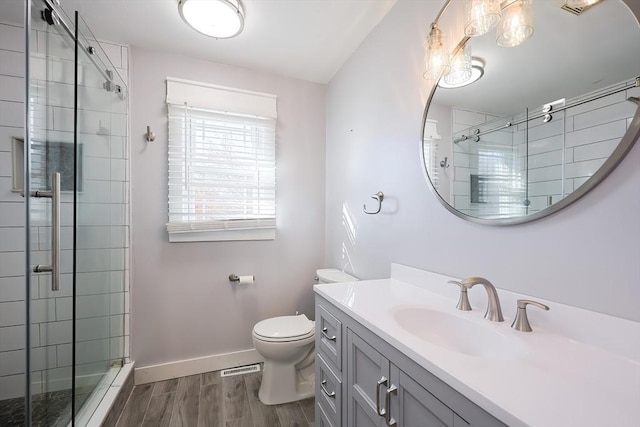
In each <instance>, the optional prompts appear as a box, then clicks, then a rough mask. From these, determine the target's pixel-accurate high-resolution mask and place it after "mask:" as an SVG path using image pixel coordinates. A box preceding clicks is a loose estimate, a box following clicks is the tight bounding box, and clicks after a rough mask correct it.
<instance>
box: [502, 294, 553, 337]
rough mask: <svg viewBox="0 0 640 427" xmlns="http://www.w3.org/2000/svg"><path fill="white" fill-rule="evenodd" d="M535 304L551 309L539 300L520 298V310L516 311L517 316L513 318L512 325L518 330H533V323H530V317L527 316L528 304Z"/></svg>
mask: <svg viewBox="0 0 640 427" xmlns="http://www.w3.org/2000/svg"><path fill="white" fill-rule="evenodd" d="M528 305H533V306H536V307H538V308H541V309H543V310H549V307H548V306H546V305H544V304H542V303H540V302H537V301H531V300H528V299H519V300H518V312H517V313H516V318H515V319H514V320H513V323H512V324H511V327H512V328H513V329H515V330H516V331H520V332H531V331H532V330H533V329H531V324H529V319H528V318H527V306H528Z"/></svg>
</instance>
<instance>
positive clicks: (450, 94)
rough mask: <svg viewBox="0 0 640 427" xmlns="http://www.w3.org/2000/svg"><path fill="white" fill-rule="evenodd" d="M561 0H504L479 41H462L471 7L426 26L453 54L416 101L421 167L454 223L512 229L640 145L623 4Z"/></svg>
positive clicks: (639, 69)
mask: <svg viewBox="0 0 640 427" xmlns="http://www.w3.org/2000/svg"><path fill="white" fill-rule="evenodd" d="M485 1H487V2H488V3H491V0H485ZM563 1H564V0H560V1H549V0H516V1H513V0H506V1H503V2H502V3H501V4H500V9H501V14H502V18H501V20H500V22H499V24H498V25H497V26H495V27H494V28H493V29H491V30H490V31H488V32H486V33H485V34H483V35H478V36H465V35H464V34H465V32H464V31H465V28H466V29H467V33H466V34H470V33H472V32H474V31H475V32H477V29H478V26H477V25H476V26H475V27H474V26H473V25H471V24H469V23H468V18H466V17H465V14H467V16H470V15H469V4H471V0H460V1H458V0H451V1H450V2H449V3H448V4H447V6H446V8H445V9H444V11H443V12H442V14H441V15H440V16H439V18H438V21H437V22H436V25H437V27H438V29H439V31H438V34H437V35H438V36H439V35H440V33H442V34H443V35H446V36H448V37H450V39H449V42H450V43H451V45H450V46H449V47H448V51H449V52H453V53H454V54H453V55H451V56H450V58H451V59H450V62H449V66H448V67H447V68H446V70H445V72H446V74H443V75H442V77H441V78H440V80H439V82H438V84H437V85H434V88H433V90H432V92H431V95H430V97H429V101H428V103H427V109H426V111H425V117H424V127H423V142H422V149H423V158H424V164H425V167H426V171H427V175H428V178H429V179H428V181H429V182H430V184H431V186H432V188H433V189H434V190H435V192H436V194H437V196H438V198H439V200H440V201H441V202H442V203H443V205H444V206H445V207H446V208H447V209H449V210H450V211H452V212H454V213H455V214H456V215H458V216H460V217H463V218H465V219H468V220H471V221H475V222H480V223H484V224H517V223H522V222H527V221H531V220H534V219H538V218H541V217H543V216H546V215H548V214H550V213H553V212H556V211H558V210H559V209H561V208H563V207H565V206H567V205H569V204H570V203H572V202H574V201H575V200H577V199H578V198H579V197H581V196H582V195H584V194H585V193H586V192H587V191H589V190H590V189H591V188H593V187H594V186H595V185H597V184H598V183H599V182H600V181H602V179H604V178H605V177H606V176H607V175H608V174H609V172H611V170H613V169H614V168H615V167H616V165H617V164H618V163H619V162H620V161H621V160H622V158H623V157H624V156H625V154H626V153H627V152H628V151H629V150H630V149H631V147H632V146H633V144H634V143H635V141H636V140H637V139H638V137H639V136H640V109H639V104H640V87H639V85H640V78H639V76H640V26H639V25H638V19H637V18H636V16H635V15H634V13H633V12H632V11H631V10H630V9H629V7H628V6H627V5H626V4H625V2H624V1H622V0H601V1H596V3H595V4H592V5H588V6H586V7H575V6H573V5H571V1H570V0H566V1H567V3H569V4H568V5H567V4H563V3H562V2H563ZM592 1H593V0H592ZM478 2H479V0H474V3H478ZM465 3H467V4H465ZM494 3H495V0H494ZM520 13H528V15H523V16H516V17H515V18H514V16H515V15H517V14H520ZM636 13H638V12H637V11H636ZM505 21H506V22H505ZM447 22H449V23H454V24H451V25H446V23H447ZM514 22H519V23H525V24H527V25H526V26H521V27H520V28H515V29H514V28H508V26H509V25H512V24H513V23H514ZM441 24H442V25H441ZM456 25H457V27H456ZM447 26H448V27H449V28H447ZM469 28H471V30H472V31H471V30H469ZM447 30H449V32H450V33H451V32H452V33H454V34H447ZM456 31H457V33H458V34H459V35H458V36H455V33H456ZM431 34H432V35H433V34H434V31H432V33H431ZM514 35H515V36H514ZM527 36H528V37H527ZM451 37H452V38H453V40H451ZM510 37H511V38H510ZM514 37H515V38H514ZM429 44H430V45H433V46H438V43H437V41H436V42H433V41H430V42H429ZM452 46H453V47H452ZM504 46H511V47H504Z"/></svg>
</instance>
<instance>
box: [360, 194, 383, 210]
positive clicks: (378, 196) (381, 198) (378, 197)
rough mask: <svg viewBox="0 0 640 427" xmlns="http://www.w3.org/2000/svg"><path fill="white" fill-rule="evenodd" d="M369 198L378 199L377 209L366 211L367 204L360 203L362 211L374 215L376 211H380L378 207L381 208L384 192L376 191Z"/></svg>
mask: <svg viewBox="0 0 640 427" xmlns="http://www.w3.org/2000/svg"><path fill="white" fill-rule="evenodd" d="M371 198H372V199H373V200H377V201H378V210H376V211H368V210H367V205H362V209H363V210H364V213H366V214H369V215H375V214H377V213H380V209H382V201H383V200H384V193H383V192H382V191H378V192H377V193H376V194H374V195H373V196H371Z"/></svg>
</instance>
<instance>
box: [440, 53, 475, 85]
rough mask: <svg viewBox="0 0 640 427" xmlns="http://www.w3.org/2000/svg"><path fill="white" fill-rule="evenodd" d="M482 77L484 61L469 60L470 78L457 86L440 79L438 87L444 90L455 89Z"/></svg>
mask: <svg viewBox="0 0 640 427" xmlns="http://www.w3.org/2000/svg"><path fill="white" fill-rule="evenodd" d="M483 75H484V61H482V60H481V59H480V58H471V77H470V78H469V79H467V80H465V81H464V82H461V83H457V84H449V83H447V82H446V81H445V79H444V78H442V79H440V81H439V82H438V86H439V87H441V88H444V89H455V88H457V87H462V86H468V85H470V84H471V83H473V82H476V81H478V80H480V77H482V76H483Z"/></svg>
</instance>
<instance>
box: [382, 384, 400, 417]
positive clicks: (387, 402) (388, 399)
mask: <svg viewBox="0 0 640 427" xmlns="http://www.w3.org/2000/svg"><path fill="white" fill-rule="evenodd" d="M397 392H398V387H396V386H395V384H391V387H389V388H388V389H387V397H386V399H385V406H386V407H387V414H386V415H387V416H386V417H384V419H385V420H386V421H387V425H388V426H389V427H393V426H395V425H397V421H396V420H395V419H394V418H393V417H392V416H391V394H392V393H397Z"/></svg>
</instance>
